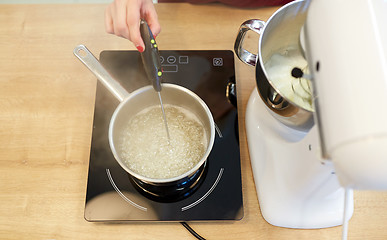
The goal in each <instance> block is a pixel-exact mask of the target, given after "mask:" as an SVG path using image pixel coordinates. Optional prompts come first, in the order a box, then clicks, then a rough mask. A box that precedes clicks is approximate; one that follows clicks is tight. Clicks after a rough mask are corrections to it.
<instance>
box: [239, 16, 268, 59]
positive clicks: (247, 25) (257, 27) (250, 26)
mask: <svg viewBox="0 0 387 240" xmlns="http://www.w3.org/2000/svg"><path fill="white" fill-rule="evenodd" d="M265 24H266V23H265V22H264V21H262V20H259V19H250V20H247V21H245V22H244V23H242V25H241V26H240V28H239V32H238V36H237V38H236V40H235V44H234V51H235V53H236V55H237V56H238V58H239V59H240V60H241V61H242V62H244V63H246V64H248V65H250V66H255V64H256V63H257V55H256V54H254V53H251V52H249V51H247V50H246V49H244V48H243V40H244V39H245V35H246V33H247V32H248V31H250V30H251V31H253V32H255V33H257V34H258V35H260V34H261V32H262V30H263V28H264V27H265Z"/></svg>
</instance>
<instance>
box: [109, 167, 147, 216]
mask: <svg viewBox="0 0 387 240" xmlns="http://www.w3.org/2000/svg"><path fill="white" fill-rule="evenodd" d="M106 174H107V176H108V178H109V181H110V183H111V184H112V186H113V188H114V189H115V190H116V192H117V193H118V195H120V196H121V197H122V198H123V199H124V200H125V201H127V202H128V203H130V205H132V206H133V207H136V208H138V209H140V210H142V211H145V212H146V211H147V210H148V209H147V208H146V207H143V206H140V205H138V204H137V203H135V202H133V201H132V200H130V199H129V198H127V197H126V196H125V195H124V194H123V193H122V192H121V191H120V189H118V187H117V185H116V184H115V183H114V181H113V178H112V175H111V174H110V170H109V169H108V168H106Z"/></svg>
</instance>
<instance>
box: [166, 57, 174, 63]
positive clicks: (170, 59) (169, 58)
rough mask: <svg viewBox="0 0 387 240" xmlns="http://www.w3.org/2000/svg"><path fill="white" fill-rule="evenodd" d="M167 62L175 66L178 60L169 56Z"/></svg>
mask: <svg viewBox="0 0 387 240" xmlns="http://www.w3.org/2000/svg"><path fill="white" fill-rule="evenodd" d="M167 62H168V63H170V64H173V63H175V62H176V58H175V57H174V56H169V57H168V58H167Z"/></svg>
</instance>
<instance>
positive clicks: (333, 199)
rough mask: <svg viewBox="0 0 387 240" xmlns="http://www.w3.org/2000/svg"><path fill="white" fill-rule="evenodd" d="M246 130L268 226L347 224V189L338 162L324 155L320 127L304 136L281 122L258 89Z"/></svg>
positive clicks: (350, 209) (308, 226)
mask: <svg viewBox="0 0 387 240" xmlns="http://www.w3.org/2000/svg"><path fill="white" fill-rule="evenodd" d="M246 132H247V140H248V145H249V153H250V159H251V165H252V169H253V174H254V181H255V186H256V190H257V194H258V200H259V205H260V209H261V212H262V216H263V217H264V219H265V220H266V221H267V222H268V223H270V224H272V225H275V226H280V227H287V228H302V229H314V228H326V227H333V226H338V225H341V224H342V223H343V214H344V193H345V189H343V188H342V187H341V186H340V184H339V182H338V179H337V176H336V175H335V171H334V168H333V165H332V163H331V162H330V161H329V160H324V159H322V158H321V157H320V156H321V154H320V149H319V148H320V144H319V139H318V131H317V127H316V126H313V127H312V129H311V130H310V131H309V132H301V131H297V130H294V129H292V128H289V127H287V126H285V125H283V124H281V123H280V122H279V121H278V120H276V119H275V118H274V117H273V115H271V113H270V112H269V111H268V109H267V107H266V106H265V105H264V103H263V102H262V100H261V98H260V96H259V95H258V92H257V89H255V90H254V91H253V93H252V94H251V96H250V99H249V102H248V105H247V110H246ZM349 194H350V199H351V200H350V201H349V204H348V205H347V209H349V213H350V214H348V216H349V217H348V219H349V218H350V217H351V216H352V213H353V192H352V191H351V190H350V192H349ZM348 219H347V220H348Z"/></svg>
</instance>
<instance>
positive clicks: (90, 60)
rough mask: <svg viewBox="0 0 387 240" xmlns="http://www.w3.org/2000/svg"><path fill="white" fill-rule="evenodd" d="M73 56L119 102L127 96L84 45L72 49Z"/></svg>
mask: <svg viewBox="0 0 387 240" xmlns="http://www.w3.org/2000/svg"><path fill="white" fill-rule="evenodd" d="M73 52H74V55H75V56H76V57H77V58H78V59H79V60H80V61H81V62H82V63H83V64H85V66H86V67H87V68H88V69H89V70H90V71H91V72H92V73H94V75H95V76H96V77H97V78H98V80H99V81H100V82H101V83H102V84H103V85H104V86H105V87H106V88H107V89H108V90H109V91H110V92H111V93H112V94H113V95H114V96H115V97H116V98H117V99H118V100H119V101H120V102H122V101H123V100H124V99H125V98H126V97H127V96H129V93H128V91H126V90H125V89H124V88H123V87H122V86H121V84H120V83H119V82H117V81H116V80H115V79H113V77H112V76H111V75H110V74H109V73H108V72H107V71H106V69H105V68H104V67H103V66H102V64H101V63H100V62H99V61H98V60H97V58H95V57H94V55H93V54H92V53H91V52H90V51H89V49H87V48H86V46H84V45H79V46H77V47H75V49H74V51H73Z"/></svg>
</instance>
